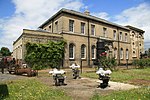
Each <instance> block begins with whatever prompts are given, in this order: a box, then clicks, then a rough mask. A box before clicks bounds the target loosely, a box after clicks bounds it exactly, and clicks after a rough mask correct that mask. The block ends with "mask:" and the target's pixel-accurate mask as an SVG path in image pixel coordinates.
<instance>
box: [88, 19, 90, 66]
mask: <svg viewBox="0 0 150 100" xmlns="http://www.w3.org/2000/svg"><path fill="white" fill-rule="evenodd" d="M88 66H90V30H89V19H88Z"/></svg>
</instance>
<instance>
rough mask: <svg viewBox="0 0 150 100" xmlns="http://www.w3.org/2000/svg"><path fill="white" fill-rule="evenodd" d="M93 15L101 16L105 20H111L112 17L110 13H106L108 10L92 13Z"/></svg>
mask: <svg viewBox="0 0 150 100" xmlns="http://www.w3.org/2000/svg"><path fill="white" fill-rule="evenodd" d="M91 15H93V16H96V17H99V18H102V19H105V20H109V19H110V17H109V15H108V13H106V12H100V13H92V14H91Z"/></svg>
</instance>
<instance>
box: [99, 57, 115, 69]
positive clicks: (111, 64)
mask: <svg viewBox="0 0 150 100" xmlns="http://www.w3.org/2000/svg"><path fill="white" fill-rule="evenodd" d="M99 63H100V64H101V66H102V67H103V68H104V69H106V68H109V69H110V70H111V71H113V70H115V69H116V65H117V62H116V59H115V58H111V57H107V56H105V55H102V56H100V57H99Z"/></svg>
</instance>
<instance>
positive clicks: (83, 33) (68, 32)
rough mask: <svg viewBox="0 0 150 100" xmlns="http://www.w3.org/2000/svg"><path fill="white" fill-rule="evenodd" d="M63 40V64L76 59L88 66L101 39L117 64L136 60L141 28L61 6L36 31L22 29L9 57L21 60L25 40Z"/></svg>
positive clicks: (142, 32) (138, 51)
mask: <svg viewBox="0 0 150 100" xmlns="http://www.w3.org/2000/svg"><path fill="white" fill-rule="evenodd" d="M60 39H64V40H66V41H67V45H66V46H65V51H66V52H65V58H64V63H63V64H64V65H63V66H65V67H68V66H70V64H71V63H73V62H76V63H78V64H79V65H80V64H81V61H82V65H83V66H92V65H93V61H95V59H96V48H97V45H96V43H97V41H101V42H104V47H105V49H106V51H107V55H108V56H111V57H115V59H116V60H117V62H118V63H119V64H125V63H126V60H127V59H128V61H129V62H131V61H132V60H133V59H139V57H140V53H142V52H143V51H144V31H143V30H141V29H138V28H135V27H132V26H121V25H118V24H116V23H112V22H109V21H107V20H104V19H101V18H98V17H95V16H91V15H90V12H89V11H87V10H86V11H85V12H84V13H80V12H76V11H74V10H68V9H61V10H60V11H58V12H57V13H56V14H55V15H53V16H52V17H51V18H49V19H48V20H47V21H45V22H44V23H43V24H42V25H40V26H39V27H38V29H37V30H28V29H24V30H23V33H22V35H21V36H20V37H19V38H18V39H17V40H16V41H15V42H14V43H13V56H14V57H15V58H16V59H20V60H24V55H25V52H26V49H25V44H26V43H27V42H38V43H46V42H47V41H48V40H54V41H58V40H60Z"/></svg>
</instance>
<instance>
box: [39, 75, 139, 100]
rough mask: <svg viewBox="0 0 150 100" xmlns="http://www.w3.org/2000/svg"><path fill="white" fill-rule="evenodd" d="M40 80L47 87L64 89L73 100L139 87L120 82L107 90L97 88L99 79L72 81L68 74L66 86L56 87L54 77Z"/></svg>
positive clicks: (111, 84)
mask: <svg viewBox="0 0 150 100" xmlns="http://www.w3.org/2000/svg"><path fill="white" fill-rule="evenodd" d="M39 79H40V80H41V81H42V82H43V83H44V84H46V85H48V86H50V87H52V88H54V89H62V90H64V91H65V92H66V93H67V94H68V95H69V96H71V97H72V98H73V100H89V99H90V98H91V97H92V96H93V95H94V94H95V93H98V94H101V95H107V94H109V93H111V92H113V91H118V90H128V89H133V88H138V87H137V86H134V85H130V84H124V83H119V82H112V81H110V82H109V87H107V88H105V89H101V88H97V86H98V85H99V84H100V83H99V82H100V81H99V80H98V79H91V78H84V77H82V78H81V79H72V75H71V74H68V75H67V78H66V81H65V83H67V85H66V86H57V87H56V86H54V83H53V78H52V76H47V77H39Z"/></svg>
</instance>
